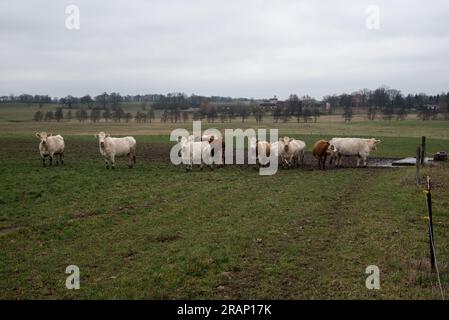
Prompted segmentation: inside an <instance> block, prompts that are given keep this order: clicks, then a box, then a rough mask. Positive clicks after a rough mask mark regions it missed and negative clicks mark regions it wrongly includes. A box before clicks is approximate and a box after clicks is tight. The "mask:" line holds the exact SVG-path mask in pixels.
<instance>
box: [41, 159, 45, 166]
mask: <svg viewBox="0 0 449 320" xmlns="http://www.w3.org/2000/svg"><path fill="white" fill-rule="evenodd" d="M42 166H43V167H45V157H42Z"/></svg>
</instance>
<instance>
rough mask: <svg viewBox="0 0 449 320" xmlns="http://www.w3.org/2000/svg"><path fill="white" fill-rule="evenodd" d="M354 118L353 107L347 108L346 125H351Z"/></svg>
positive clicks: (344, 114)
mask: <svg viewBox="0 0 449 320" xmlns="http://www.w3.org/2000/svg"><path fill="white" fill-rule="evenodd" d="M352 117H353V111H352V107H351V106H346V107H344V109H343V119H344V120H345V123H349V122H351V121H352Z"/></svg>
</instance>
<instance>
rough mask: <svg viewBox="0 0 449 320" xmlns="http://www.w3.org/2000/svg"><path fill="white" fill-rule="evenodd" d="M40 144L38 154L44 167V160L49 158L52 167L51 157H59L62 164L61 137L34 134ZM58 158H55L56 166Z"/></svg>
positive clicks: (62, 149)
mask: <svg viewBox="0 0 449 320" xmlns="http://www.w3.org/2000/svg"><path fill="white" fill-rule="evenodd" d="M36 137H38V138H39V139H40V140H41V142H40V143H39V152H40V154H41V158H42V165H43V166H44V167H45V158H46V157H49V162H50V165H53V157H54V156H59V162H60V163H61V164H64V149H65V143H64V138H63V137H62V136H61V135H59V134H58V135H56V136H54V135H52V134H51V133H48V134H47V133H46V132H41V133H36ZM58 164H59V163H58V158H57V157H56V165H58Z"/></svg>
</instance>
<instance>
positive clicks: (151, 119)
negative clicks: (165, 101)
mask: <svg viewBox="0 0 449 320" xmlns="http://www.w3.org/2000/svg"><path fill="white" fill-rule="evenodd" d="M147 118H148V121H150V123H151V121H153V120H154V119H155V118H156V117H155V115H154V109H153V108H150V110H148V113H147Z"/></svg>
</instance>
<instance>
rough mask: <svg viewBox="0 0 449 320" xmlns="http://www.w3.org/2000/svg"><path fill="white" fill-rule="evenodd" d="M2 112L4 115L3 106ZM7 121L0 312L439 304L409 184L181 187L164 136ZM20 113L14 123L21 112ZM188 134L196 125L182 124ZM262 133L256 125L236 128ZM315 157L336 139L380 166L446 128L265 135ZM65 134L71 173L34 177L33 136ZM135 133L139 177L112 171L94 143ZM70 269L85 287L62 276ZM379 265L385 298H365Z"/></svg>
mask: <svg viewBox="0 0 449 320" xmlns="http://www.w3.org/2000/svg"><path fill="white" fill-rule="evenodd" d="M0 108H1V105H0ZM15 112H16V111H15V110H14V109H12V110H10V109H8V110H7V111H5V110H2V109H0V136H1V137H2V142H3V144H2V146H3V152H2V153H1V155H0V165H1V167H2V169H3V170H2V183H1V185H0V247H1V248H2V250H1V251H0V298H3V299H6V298H10V299H19V298H30V299H36V298H43V299H61V298H69V299H81V298H87V299H92V298H107V299H110V298H133V299H135V298H136V299H137V298H144V299H161V298H188V299H190V298H200V299H210V298H218V299H227V298H231V299H235V298H248V299H254V298H260V299H278V298H286V299H320V298H321V299H340V298H341V299H438V297H439V295H438V290H437V287H436V277H435V275H432V274H430V272H429V268H428V264H427V257H428V242H427V229H426V222H425V221H423V219H422V217H423V216H424V215H425V214H426V208H425V202H424V195H423V193H422V190H421V188H418V187H417V186H416V185H415V183H414V174H415V173H414V170H413V169H412V168H411V169H409V168H401V169H374V168H368V169H354V168H345V169H338V170H337V169H332V170H328V171H320V170H317V169H313V168H303V169H298V170H281V171H279V172H278V174H276V175H274V176H269V177H262V176H259V175H258V172H257V171H256V170H255V169H253V168H247V167H244V166H238V167H237V166H235V167H234V166H227V167H225V168H222V169H217V170H214V171H209V170H204V171H202V172H200V171H198V170H194V171H193V172H190V173H186V172H185V171H184V169H183V168H180V167H175V166H173V165H171V164H170V163H169V161H168V152H169V150H170V142H169V141H168V134H169V132H170V131H171V130H172V129H173V128H175V127H177V125H171V124H165V125H164V124H160V123H154V124H145V125H143V124H142V125H139V124H135V123H130V124H124V123H122V124H113V123H109V124H105V123H100V124H89V123H86V124H78V123H76V122H71V123H67V122H63V123H39V124H36V123H33V122H30V121H25V120H26V119H30V118H31V116H28V115H29V114H30V112H31V114H32V113H33V111H32V110H30V111H29V113H28V115H27V114H26V113H23V114H22V115H21V117H23V118H22V120H21V121H20V122H11V121H10V120H11V119H12V120H20V119H19V118H18V117H19V116H17V115H15ZM21 112H22V111H20V112H19V113H21ZM183 126H185V127H187V128H188V127H189V124H185V125H183ZM248 126H251V127H256V126H255V124H254V123H253V122H252V121H248V122H247V123H246V124H244V127H248ZM206 127H218V128H223V127H227V128H238V127H243V125H242V124H241V123H240V122H238V121H235V122H234V123H232V124H225V125H222V124H207V125H205V128H206ZM262 127H267V128H270V127H272V128H279V129H280V134H281V135H284V134H287V135H290V136H295V137H301V138H303V139H304V140H305V141H306V142H307V143H308V145H309V149H310V144H311V143H312V142H313V141H315V140H317V139H318V138H329V137H332V136H335V135H345V136H366V137H371V136H374V137H377V138H381V139H382V141H383V142H382V144H381V146H380V148H379V150H378V151H377V152H376V153H375V154H373V156H376V157H388V158H397V157H402V156H407V155H412V154H413V153H414V152H415V150H416V147H417V145H418V143H419V140H420V137H421V135H426V136H427V137H428V139H429V150H428V151H429V154H430V153H432V152H435V151H439V150H449V130H448V123H447V122H443V121H441V122H439V121H434V122H421V121H417V120H407V121H403V122H395V121H393V122H391V123H388V122H384V121H374V122H368V121H364V120H363V119H357V120H355V121H354V122H353V123H351V124H350V125H344V124H343V123H342V121H341V119H340V118H336V117H335V118H326V117H323V118H322V119H321V121H320V122H319V123H317V124H306V125H305V124H296V123H293V122H290V123H286V124H273V123H272V122H271V121H266V123H265V124H262ZM41 130H46V131H49V132H53V133H61V134H63V135H64V136H65V140H66V149H67V152H66V153H67V154H66V165H64V166H59V167H56V166H55V167H51V168H50V167H46V168H43V167H41V162H40V159H39V154H38V151H37V146H38V140H37V139H36V138H35V137H34V133H35V132H36V131H41ZM100 130H105V131H108V132H110V133H112V134H114V135H124V134H133V135H135V136H136V138H137V141H138V158H137V167H136V168H135V169H132V170H130V169H127V168H126V165H125V160H123V159H122V160H121V161H119V163H118V166H117V168H116V170H115V171H112V170H109V171H108V170H106V169H105V168H104V165H103V162H102V160H101V159H100V156H99V152H98V149H97V144H96V141H95V139H94V137H93V136H92V134H93V133H95V132H98V131H100ZM424 174H430V175H431V176H432V178H433V180H434V192H433V199H434V216H435V217H434V220H435V241H436V247H437V254H438V261H439V266H440V272H441V275H442V281H443V285H444V287H445V290H446V291H447V289H448V283H449V274H448V271H449V269H448V263H449V259H448V255H449V239H448V237H447V234H448V233H447V232H448V227H449V200H448V199H449V166H448V165H447V164H446V165H443V166H439V167H432V168H427V169H425V172H424ZM72 264H74V265H77V266H78V267H79V268H80V273H81V289H80V290H76V291H75V290H67V289H66V288H65V279H66V277H67V275H66V274H65V273H64V271H65V268H66V267H67V266H68V265H72ZM373 264H374V265H377V266H378V267H379V268H380V272H381V290H379V291H369V290H367V289H366V287H365V279H366V277H367V276H368V275H366V274H365V269H366V267H367V266H369V265H373Z"/></svg>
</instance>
